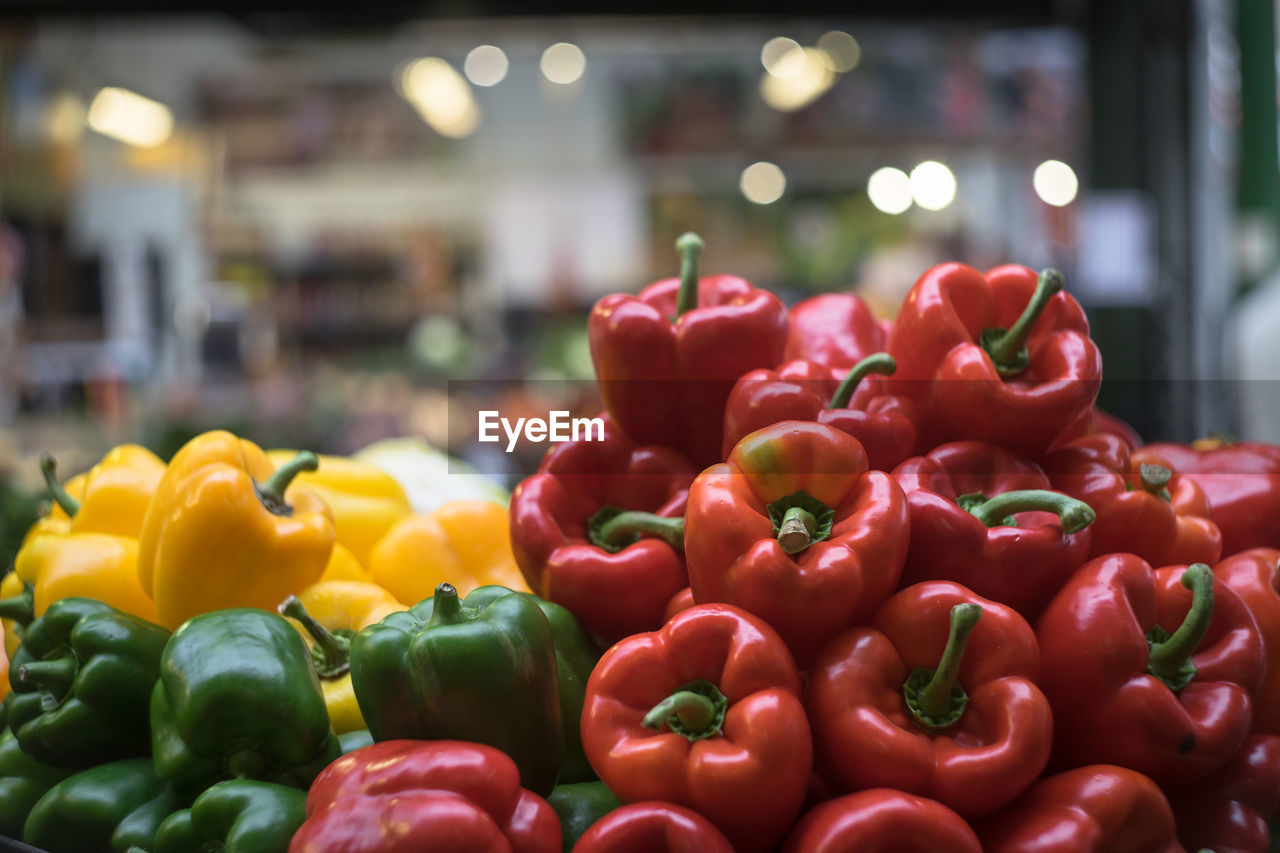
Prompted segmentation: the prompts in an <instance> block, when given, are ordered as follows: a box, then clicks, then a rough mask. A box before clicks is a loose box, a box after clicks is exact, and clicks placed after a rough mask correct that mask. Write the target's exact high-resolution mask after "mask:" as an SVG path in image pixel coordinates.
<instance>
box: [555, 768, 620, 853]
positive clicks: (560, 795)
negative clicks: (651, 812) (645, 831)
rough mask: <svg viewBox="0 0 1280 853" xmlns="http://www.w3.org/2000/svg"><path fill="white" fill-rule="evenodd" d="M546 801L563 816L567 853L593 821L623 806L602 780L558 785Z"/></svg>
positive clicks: (561, 818)
mask: <svg viewBox="0 0 1280 853" xmlns="http://www.w3.org/2000/svg"><path fill="white" fill-rule="evenodd" d="M547 802H548V803H550V804H551V808H552V809H554V810H555V813H556V817H558V818H560V829H561V831H562V832H563V834H564V841H563V844H564V853H569V851H570V850H572V849H573V846H574V845H575V844H577V843H578V839H579V838H581V837H582V833H584V832H586V831H587V830H588V829H590V828H591V824H593V823H595V822H596V821H598V820H599V819H600V818H602V817H604V816H605V815H607V814H608V813H609V812H611V811H613V810H614V809H616V808H618V807H619V806H621V805H622V803H620V802H618V798H617V797H616V796H614V793H613V791H610V790H609V788H608V787H607V786H606V785H605V784H604V783H603V782H575V783H572V784H569V785H556V788H555V790H554V791H552V792H551V794H550V795H549V796H548V797H547Z"/></svg>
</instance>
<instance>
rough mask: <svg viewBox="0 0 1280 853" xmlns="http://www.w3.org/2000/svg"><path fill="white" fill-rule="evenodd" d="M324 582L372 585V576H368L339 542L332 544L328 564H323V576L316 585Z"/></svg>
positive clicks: (352, 555)
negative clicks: (353, 582) (350, 582)
mask: <svg viewBox="0 0 1280 853" xmlns="http://www.w3.org/2000/svg"><path fill="white" fill-rule="evenodd" d="M324 581H364V582H365V583H373V575H371V574H369V572H368V570H366V569H365V567H364V566H362V565H360V561H359V560H357V559H356V558H355V555H354V554H352V553H351V552H350V551H348V550H347V548H346V546H344V545H343V544H342V543H341V542H334V543H333V553H332V554H330V555H329V562H328V563H327V564H325V567H324V574H322V575H321V576H320V580H319V581H317V582H316V583H323V582H324Z"/></svg>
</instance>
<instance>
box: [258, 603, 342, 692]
mask: <svg viewBox="0 0 1280 853" xmlns="http://www.w3.org/2000/svg"><path fill="white" fill-rule="evenodd" d="M276 610H277V611H278V612H279V613H280V615H281V616H287V617H289V618H290V619H297V620H298V621H299V622H301V623H302V627H303V628H306V629H307V633H308V634H310V635H311V639H313V640H315V641H316V644H315V645H314V646H312V647H311V662H312V663H313V664H315V668H316V675H318V676H320V677H321V678H323V679H325V680H326V681H332V680H333V679H335V678H341V677H342V676H344V675H346V674H347V673H348V672H350V671H351V637H352V636H353V635H354V634H353V632H351V631H346V632H343V633H345V634H346V636H345V637H344V636H342V635H341V634H335V633H334V632H332V631H330V630H329V629H328V628H326V627H325V626H323V625H321V624H320V623H319V622H317V621H316V620H315V617H313V616H312V615H311V614H310V613H308V612H307V608H306V607H304V606H303V604H302V601H301V600H300V599H299V598H298V596H296V595H291V596H289V597H288V598H286V599H285V600H284V601H282V602H281V603H280V606H279V607H277V608H276Z"/></svg>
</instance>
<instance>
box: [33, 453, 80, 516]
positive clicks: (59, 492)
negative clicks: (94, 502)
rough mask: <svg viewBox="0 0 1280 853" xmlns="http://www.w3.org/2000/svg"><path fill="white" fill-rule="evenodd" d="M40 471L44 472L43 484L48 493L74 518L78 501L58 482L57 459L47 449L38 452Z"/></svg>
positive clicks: (77, 508)
mask: <svg viewBox="0 0 1280 853" xmlns="http://www.w3.org/2000/svg"><path fill="white" fill-rule="evenodd" d="M40 473H41V474H44V482H45V485H46V486H48V487H49V495H50V497H52V498H53V500H54V502H55V503H56V504H57V505H58V506H60V507H62V511H63V512H65V513H66V514H67V516H68V517H69V518H75V517H76V513H77V512H79V511H80V501H78V500H76V499H75V498H73V497H71V495H70V494H69V493H68V492H67V490H66V489H65V488H64V487H63V485H62V484H61V483H59V482H58V460H56V459H54V458H53V454H52V453H49V452H48V451H46V452H44V453H42V454H40Z"/></svg>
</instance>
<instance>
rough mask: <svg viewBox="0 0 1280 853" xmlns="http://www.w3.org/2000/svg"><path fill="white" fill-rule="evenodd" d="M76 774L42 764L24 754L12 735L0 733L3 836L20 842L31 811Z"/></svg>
mask: <svg viewBox="0 0 1280 853" xmlns="http://www.w3.org/2000/svg"><path fill="white" fill-rule="evenodd" d="M74 772H75V771H74V770H68V769H66V768H65V767H53V766H52V765H49V764H41V763H40V762H39V761H36V760H35V759H34V758H32V757H31V756H30V755H27V754H26V753H25V752H23V751H22V747H20V746H18V739H17V738H16V737H14V736H13V732H11V731H9V730H8V729H0V835H4V836H8V837H9V838H21V837H22V825H23V824H24V823H26V822H27V814H28V813H29V812H30V811H31V807H32V806H34V805H35V804H36V802H37V801H38V800H39V799H40V798H41V797H43V796H44V795H45V792H46V791H48V790H49V789H50V788H52V787H53V786H54V785H56V784H58V783H59V782H61V781H62V780H63V779H65V778H67V777H68V776H70V775H71V774H72V773H74Z"/></svg>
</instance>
